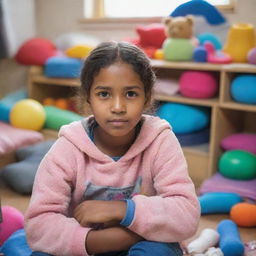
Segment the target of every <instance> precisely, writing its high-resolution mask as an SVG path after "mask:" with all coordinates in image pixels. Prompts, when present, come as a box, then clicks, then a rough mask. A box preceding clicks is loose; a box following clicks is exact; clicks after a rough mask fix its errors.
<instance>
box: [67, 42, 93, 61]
mask: <svg viewBox="0 0 256 256" xmlns="http://www.w3.org/2000/svg"><path fill="white" fill-rule="evenodd" d="M92 49H93V47H91V46H89V45H76V46H73V47H70V48H68V49H67V50H66V51H65V53H66V55H67V56H68V57H70V58H78V59H83V58H86V57H87V56H88V55H89V54H90V52H91V51H92Z"/></svg>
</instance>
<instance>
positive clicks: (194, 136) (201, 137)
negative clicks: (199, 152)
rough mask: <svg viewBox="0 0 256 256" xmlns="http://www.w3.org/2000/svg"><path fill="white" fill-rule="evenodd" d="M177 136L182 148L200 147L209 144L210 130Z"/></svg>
mask: <svg viewBox="0 0 256 256" xmlns="http://www.w3.org/2000/svg"><path fill="white" fill-rule="evenodd" d="M176 136H177V139H178V140H179V142H180V145H181V146H193V145H199V144H203V143H208V142H209V137H210V130H209V128H205V129H203V130H200V131H197V132H193V133H186V134H176Z"/></svg>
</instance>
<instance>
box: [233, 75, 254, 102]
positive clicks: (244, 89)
mask: <svg viewBox="0 0 256 256" xmlns="http://www.w3.org/2000/svg"><path fill="white" fill-rule="evenodd" d="M230 92H231V96H232V97H233V99H234V100H235V101H238V102H241V103H246V104H256V75H240V76H237V77H236V78H235V79H234V80H233V81H232V83H231V88H230Z"/></svg>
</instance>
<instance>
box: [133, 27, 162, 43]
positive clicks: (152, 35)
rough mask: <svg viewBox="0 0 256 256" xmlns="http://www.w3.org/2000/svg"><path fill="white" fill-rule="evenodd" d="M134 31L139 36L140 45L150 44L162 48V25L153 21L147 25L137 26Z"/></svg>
mask: <svg viewBox="0 0 256 256" xmlns="http://www.w3.org/2000/svg"><path fill="white" fill-rule="evenodd" d="M136 32H137V33H138V35H139V38H140V44H141V46H143V47H145V46H151V47H156V48H162V45H163V42H164V40H165V39H166V36H165V32H164V25H163V24H160V23H159V24H158V23H153V24H150V25H147V26H137V28H136Z"/></svg>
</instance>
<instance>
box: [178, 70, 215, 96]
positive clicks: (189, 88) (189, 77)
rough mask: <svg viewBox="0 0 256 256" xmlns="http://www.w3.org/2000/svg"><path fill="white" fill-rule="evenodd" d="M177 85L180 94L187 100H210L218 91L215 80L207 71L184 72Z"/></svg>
mask: <svg viewBox="0 0 256 256" xmlns="http://www.w3.org/2000/svg"><path fill="white" fill-rule="evenodd" d="M179 85H180V93H181V94H182V95H183V96H185V97H188V98H198V99H199V98H201V99H202V98H212V97H214V96H215V95H216V93H217V91H218V83H217V79H216V78H215V76H214V74H213V73H211V72H207V71H185V72H183V73H182V75H181V77H180V82H179Z"/></svg>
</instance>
